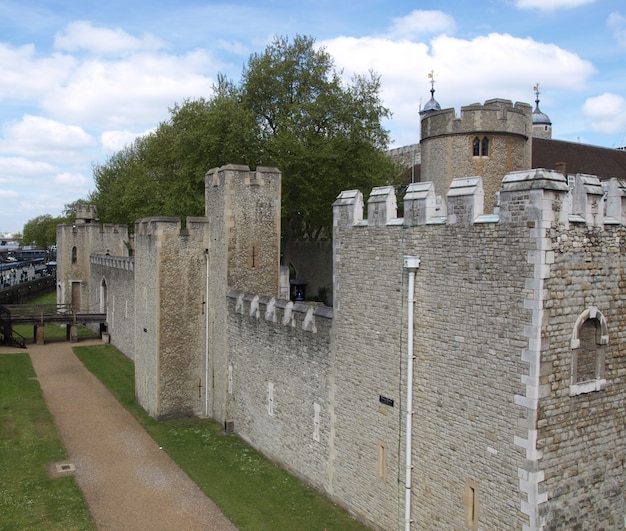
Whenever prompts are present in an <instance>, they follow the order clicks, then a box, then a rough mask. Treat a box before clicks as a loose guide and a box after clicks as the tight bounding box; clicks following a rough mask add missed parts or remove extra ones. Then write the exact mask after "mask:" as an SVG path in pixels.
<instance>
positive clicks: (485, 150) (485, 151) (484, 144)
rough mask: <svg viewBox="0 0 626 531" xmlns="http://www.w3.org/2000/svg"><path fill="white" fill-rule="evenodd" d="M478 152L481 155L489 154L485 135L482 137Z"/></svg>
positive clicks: (486, 155)
mask: <svg viewBox="0 0 626 531" xmlns="http://www.w3.org/2000/svg"><path fill="white" fill-rule="evenodd" d="M480 154H481V155H482V156H483V157H488V156H489V139H488V138H487V137H483V141H482V145H481V150H480Z"/></svg>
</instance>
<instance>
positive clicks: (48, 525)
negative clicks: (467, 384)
mask: <svg viewBox="0 0 626 531" xmlns="http://www.w3.org/2000/svg"><path fill="white" fill-rule="evenodd" d="M66 458H67V455H66V453H65V449H64V448H63V444H62V443H61V441H60V439H59V436H58V433H57V431H56V428H55V426H54V423H53V421H52V417H51V415H50V413H49V412H48V409H47V408H46V404H45V401H44V399H43V395H42V393H41V388H40V387H39V383H38V382H37V380H36V379H35V371H34V370H33V366H32V365H31V363H30V359H29V357H28V355H27V354H26V353H16V354H2V355H0V530H7V531H8V530H11V531H13V530H16V529H41V530H47V529H63V530H74V529H76V530H79V529H80V530H89V529H95V527H94V525H93V523H92V520H91V516H90V514H89V511H88V509H87V506H86V504H85V502H84V500H83V497H82V494H81V492H80V489H79V488H78V485H77V484H76V481H75V479H74V478H73V477H71V476H70V477H63V478H57V479H50V478H49V477H48V474H47V471H46V464H47V463H50V462H54V461H63V460H64V459H66Z"/></svg>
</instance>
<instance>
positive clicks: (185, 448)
mask: <svg viewBox="0 0 626 531" xmlns="http://www.w3.org/2000/svg"><path fill="white" fill-rule="evenodd" d="M74 352H76V354H77V356H78V357H79V358H80V360H81V361H82V362H83V364H84V365H85V366H86V367H87V368H88V369H89V370H90V371H91V372H92V373H93V374H94V375H95V376H96V377H98V378H99V379H100V380H101V381H102V382H103V383H104V385H106V386H107V387H108V388H109V389H110V390H111V392H112V393H113V395H114V396H115V397H116V398H117V399H118V401H119V402H120V403H121V404H122V405H123V406H125V407H126V408H127V409H128V410H129V411H130V412H131V413H132V414H133V415H134V416H135V418H137V420H138V421H139V422H140V423H141V424H142V425H143V426H144V427H145V429H146V430H147V431H148V433H149V434H150V435H151V436H152V438H153V439H154V440H155V441H156V442H157V443H158V444H159V446H162V447H163V449H164V450H165V451H166V452H167V453H168V454H169V455H170V456H171V457H172V459H174V461H176V463H177V464H178V465H179V466H180V467H181V468H182V469H183V470H184V471H185V472H186V473H187V474H188V475H189V476H190V477H191V478H192V479H193V480H194V481H195V482H196V484H197V485H198V486H199V487H200V488H201V489H202V490H203V491H204V492H205V493H206V494H207V495H208V496H209V497H210V498H211V499H212V500H213V501H214V502H215V503H216V504H217V505H218V506H219V507H220V509H221V510H222V511H223V512H224V514H225V515H226V516H227V517H228V518H229V519H230V520H231V521H232V522H233V524H235V525H236V526H237V527H238V528H239V529H241V530H242V531H245V530H254V531H261V530H271V531H281V530H285V531H293V530H299V531H306V530H318V531H324V530H327V531H331V530H337V531H339V530H341V531H344V530H345V531H349V530H358V529H361V530H363V529H367V528H366V527H364V526H363V525H361V524H359V523H358V522H356V521H355V520H354V519H353V518H351V517H350V516H349V515H348V514H347V513H346V512H345V511H343V510H342V509H340V508H338V507H337V506H335V505H333V504H332V503H331V502H329V501H328V500H327V499H326V498H324V497H323V496H321V495H320V494H319V493H317V492H316V491H314V490H313V489H311V488H309V487H307V486H306V485H304V484H303V483H302V482H300V481H298V480H296V479H295V478H294V477H293V476H290V475H289V474H288V473H287V472H285V471H284V470H283V469H282V468H280V467H278V466H277V465H275V464H274V463H272V462H271V461H269V460H268V459H266V458H264V457H263V456H261V455H260V454H259V453H258V452H256V451H255V450H253V449H252V448H251V447H250V446H248V445H247V444H245V443H244V442H243V441H242V440H241V439H240V438H238V437H237V436H236V435H224V434H223V433H222V431H223V430H222V426H221V425H220V424H218V423H216V422H213V421H211V420H206V419H197V418H189V419H179V420H168V421H156V420H154V419H153V418H151V417H150V416H148V415H147V414H146V413H145V411H144V410H143V409H142V408H141V407H139V405H138V404H137V403H136V402H135V385H134V365H133V363H132V361H131V360H129V359H128V358H126V357H125V356H124V355H123V354H122V353H120V352H119V351H118V350H117V349H116V348H115V347H113V346H111V345H95V346H85V347H75V348H74Z"/></svg>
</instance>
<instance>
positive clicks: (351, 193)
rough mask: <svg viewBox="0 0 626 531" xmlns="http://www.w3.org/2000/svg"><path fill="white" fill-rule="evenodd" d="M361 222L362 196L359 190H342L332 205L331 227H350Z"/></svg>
mask: <svg viewBox="0 0 626 531" xmlns="http://www.w3.org/2000/svg"><path fill="white" fill-rule="evenodd" d="M362 220H363V194H362V193H361V192H360V191H359V190H344V191H343V192H341V193H340V194H339V196H338V197H337V200H336V201H335V202H334V203H333V225H334V226H335V227H351V226H353V225H356V224H357V223H360V222H361V221H362Z"/></svg>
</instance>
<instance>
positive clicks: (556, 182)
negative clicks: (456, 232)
mask: <svg viewBox="0 0 626 531" xmlns="http://www.w3.org/2000/svg"><path fill="white" fill-rule="evenodd" d="M498 196H499V203H498V209H497V212H496V213H494V214H483V211H484V197H485V194H484V190H483V181H482V177H481V176H474V177H460V178H457V179H454V180H453V181H452V183H451V185H450V189H449V190H448V194H447V196H446V198H447V204H446V203H444V202H441V204H439V203H440V201H439V197H438V196H437V191H436V189H435V183H432V182H419V183H412V184H410V185H409V186H408V188H407V191H406V194H405V196H404V200H403V202H404V218H400V219H397V218H395V217H394V216H395V215H396V195H395V191H394V189H393V187H391V186H383V187H376V188H374V189H372V193H371V195H370V197H369V199H368V217H367V219H363V196H362V194H361V192H359V191H358V190H347V191H344V192H341V193H340V194H339V196H338V198H337V200H336V201H335V202H334V203H333V213H334V225H335V227H338V226H363V227H376V226H384V225H399V224H402V225H404V226H419V225H437V224H448V225H453V224H472V223H498V222H500V223H525V222H530V221H535V222H546V223H552V222H556V223H560V224H562V225H566V226H569V225H570V224H572V223H573V224H585V225H588V226H591V227H602V226H604V225H618V224H619V225H626V182H624V181H620V180H617V179H611V180H609V181H600V179H599V178H598V177H596V176H593V175H582V174H579V175H576V176H575V181H574V187H573V188H572V189H570V186H569V185H568V182H567V179H566V178H565V176H564V175H563V174H562V173H561V172H559V171H555V170H546V169H543V168H538V169H533V170H523V171H515V172H510V173H508V174H507V175H505V177H504V179H503V180H502V187H501V188H500V192H499V194H498Z"/></svg>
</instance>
